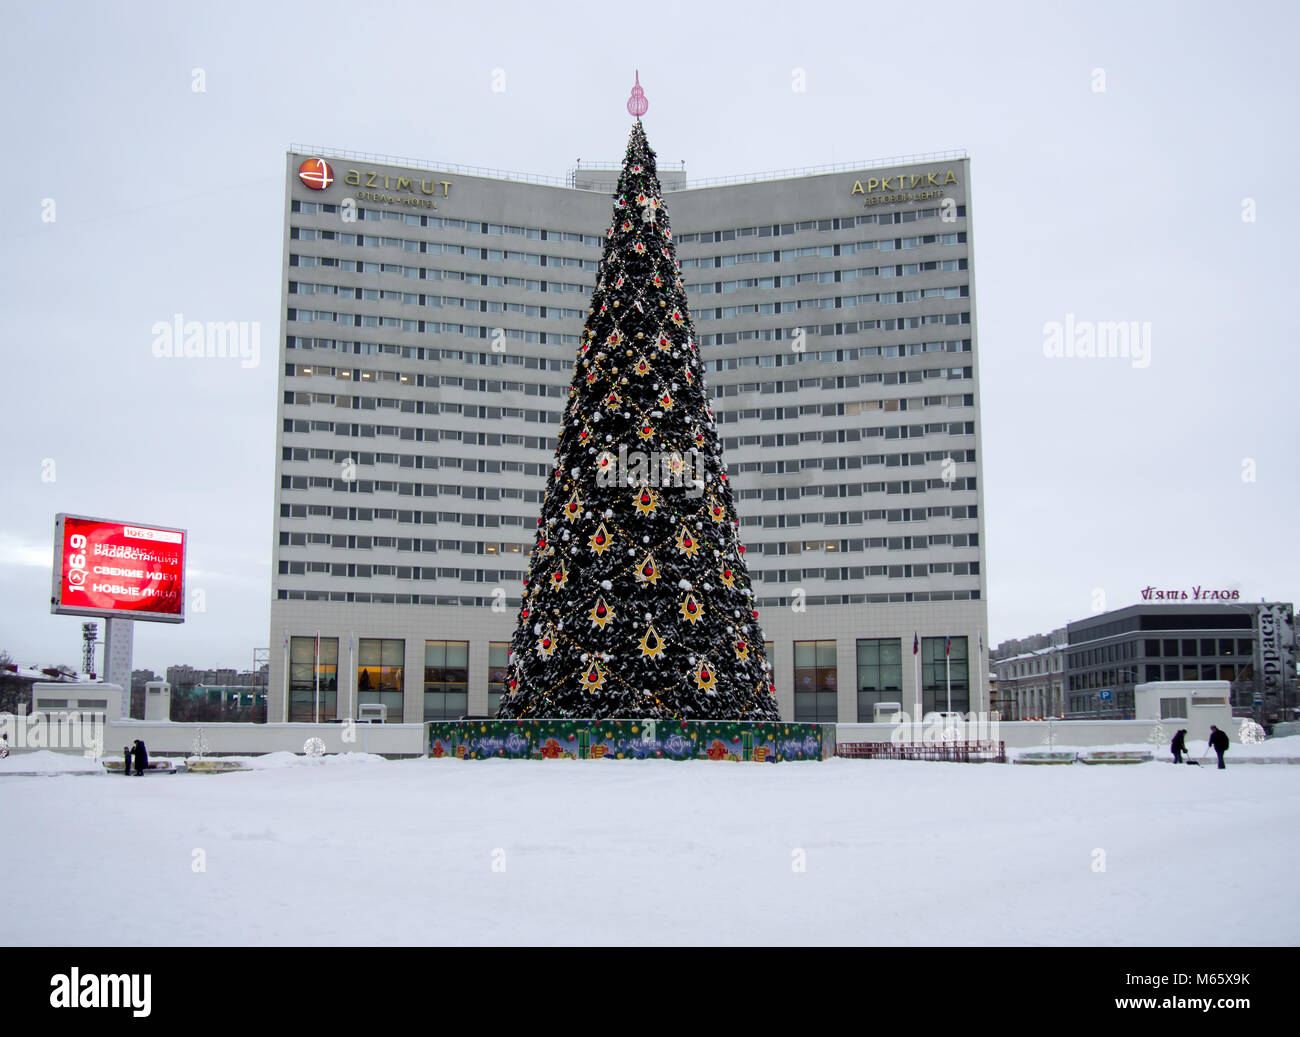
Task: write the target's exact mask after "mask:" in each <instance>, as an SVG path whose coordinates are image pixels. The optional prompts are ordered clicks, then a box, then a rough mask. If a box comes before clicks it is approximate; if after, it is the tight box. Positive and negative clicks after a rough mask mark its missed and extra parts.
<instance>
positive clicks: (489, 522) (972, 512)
mask: <svg viewBox="0 0 1300 1037" xmlns="http://www.w3.org/2000/svg"><path fill="white" fill-rule="evenodd" d="M518 492H521V493H535V492H540V491H531V490H521V491H518ZM503 493H504V491H503ZM280 517H281V518H328V519H332V520H334V521H337V522H382V521H384V520H388V521H393V522H404V523H414V524H417V525H418V524H421V523H424V524H433V523H437V522H459V523H460V524H461V525H462V526H474V527H478V528H488V527H493V526H498V525H523V526H528V525H529V523H528V522H523V521H521V520H520V519H519V517H518V516H501V515H474V514H464V515H462V514H460V513H459V512H446V511H443V512H437V511H415V510H406V509H401V508H376V507H373V506H371V507H363V506H356V505H335V504H289V503H281V504H280ZM978 517H979V507H978V505H975V504H957V505H936V506H932V507H928V508H882V509H871V510H858V511H826V512H822V511H817V512H804V513H802V514H799V515H794V514H790V515H784V514H783V515H746V516H745V517H744V518H742V519H741V520H740V524H741V526H758V525H761V526H762V527H763V528H764V529H794V528H797V527H800V526H811V525H827V526H859V525H861V524H862V523H863V522H925V521H926V520H927V519H935V518H952V519H967V518H971V519H973V518H978ZM507 520H509V521H507ZM531 522H532V525H533V526H536V522H537V519H536V516H535V515H534V517H533V519H532V520H531Z"/></svg>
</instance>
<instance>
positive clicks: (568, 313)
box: [289, 281, 587, 320]
mask: <svg viewBox="0 0 1300 1037" xmlns="http://www.w3.org/2000/svg"><path fill="white" fill-rule="evenodd" d="M289 294H290V295H329V296H333V297H335V298H342V299H354V300H358V301H361V302H388V303H393V304H395V305H401V306H424V307H429V308H437V309H443V308H456V309H463V310H472V311H473V312H474V313H518V314H520V315H522V316H524V317H537V318H539V319H541V320H584V319H586V316H587V311H586V310H575V309H567V308H565V307H562V306H535V305H532V304H530V303H520V302H501V301H499V300H494V299H475V298H471V297H466V296H461V295H424V294H421V293H419V292H394V291H388V290H381V289H378V288H348V287H346V286H344V285H337V284H315V283H313V282H311V281H290V282H289Z"/></svg>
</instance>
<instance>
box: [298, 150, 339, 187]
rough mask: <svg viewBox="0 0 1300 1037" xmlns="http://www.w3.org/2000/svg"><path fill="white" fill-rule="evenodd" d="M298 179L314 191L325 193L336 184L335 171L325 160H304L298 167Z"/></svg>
mask: <svg viewBox="0 0 1300 1037" xmlns="http://www.w3.org/2000/svg"><path fill="white" fill-rule="evenodd" d="M298 179H299V180H301V181H302V182H303V183H304V184H306V185H307V186H308V187H310V188H311V189H312V190H313V191H323V190H325V188H327V187H329V185H330V184H332V183H334V170H333V169H331V168H330V164H329V163H328V162H326V161H325V160H324V159H323V158H309V159H304V160H303V163H302V165H300V166H299V167H298Z"/></svg>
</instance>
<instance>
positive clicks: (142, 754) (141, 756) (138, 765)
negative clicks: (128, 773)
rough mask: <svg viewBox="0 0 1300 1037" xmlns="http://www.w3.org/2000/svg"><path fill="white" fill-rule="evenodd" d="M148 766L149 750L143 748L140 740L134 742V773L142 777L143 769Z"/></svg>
mask: <svg viewBox="0 0 1300 1037" xmlns="http://www.w3.org/2000/svg"><path fill="white" fill-rule="evenodd" d="M148 766H149V750H148V749H146V748H145V747H144V742H142V741H140V739H138V738H137V739H136V740H135V772H136V774H139V775H143V774H144V772H145V769H146V768H148Z"/></svg>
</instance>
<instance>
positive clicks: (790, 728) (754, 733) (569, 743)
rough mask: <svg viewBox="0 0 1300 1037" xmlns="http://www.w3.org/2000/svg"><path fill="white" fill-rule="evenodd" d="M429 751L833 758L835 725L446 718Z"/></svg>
mask: <svg viewBox="0 0 1300 1037" xmlns="http://www.w3.org/2000/svg"><path fill="white" fill-rule="evenodd" d="M429 755H430V756H432V757H433V758H434V759H447V758H454V759H458V760H487V759H505V760H732V761H735V762H740V761H744V760H752V761H755V762H758V763H779V762H781V761H783V760H828V759H830V758H831V757H832V756H834V755H835V725H834V724H795V723H789V724H787V723H781V722H775V723H773V722H762V721H754V722H745V721H732V720H696V721H691V720H688V721H686V722H685V723H682V722H680V721H669V722H665V721H662V720H660V721H655V720H444V721H433V722H431V723H430V724H429Z"/></svg>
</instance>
